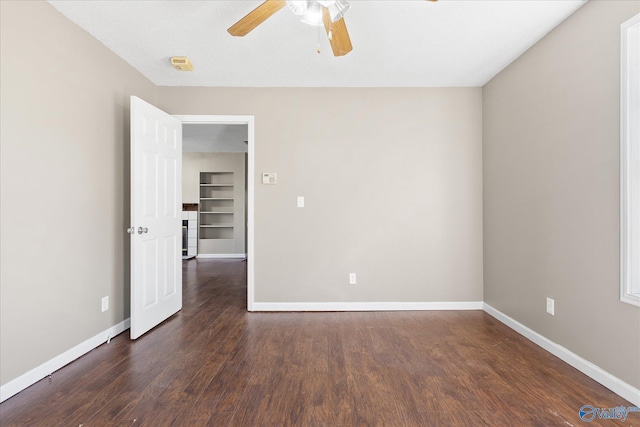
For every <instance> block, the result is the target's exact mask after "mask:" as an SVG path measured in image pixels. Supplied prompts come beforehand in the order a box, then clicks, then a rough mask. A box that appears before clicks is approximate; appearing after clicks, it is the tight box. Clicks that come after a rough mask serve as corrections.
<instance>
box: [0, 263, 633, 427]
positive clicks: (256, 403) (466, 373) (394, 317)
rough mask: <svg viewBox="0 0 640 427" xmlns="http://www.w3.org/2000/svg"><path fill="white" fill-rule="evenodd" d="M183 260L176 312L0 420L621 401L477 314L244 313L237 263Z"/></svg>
mask: <svg viewBox="0 0 640 427" xmlns="http://www.w3.org/2000/svg"><path fill="white" fill-rule="evenodd" d="M183 266H184V270H183V277H184V280H183V309H182V310H181V311H180V312H179V313H178V314H176V315H175V316H172V317H171V318H170V319H168V320H167V321H165V322H163V324H162V325H160V326H159V327H157V328H155V329H153V330H152V331H150V332H149V333H147V334H145V335H144V336H143V337H141V338H140V339H138V340H136V341H130V340H129V337H128V333H124V334H122V335H120V336H118V337H115V338H114V339H112V340H111V343H110V344H105V345H102V346H100V347H98V348H96V349H95V350H93V351H91V352H90V353H88V354H87V355H85V356H83V357H82V358H80V359H79V360H77V361H75V362H73V363H71V364H70V365H68V366H66V367H64V368H62V369H61V370H59V371H58V372H55V373H54V374H53V376H52V378H51V379H45V380H43V381H40V382H39V383H37V384H35V385H34V386H32V387H30V388H29V389H27V390H25V391H24V392H22V393H19V394H18V395H16V396H14V397H13V398H11V399H9V400H7V401H6V402H4V403H2V404H0V424H1V425H2V426H3V427H5V426H21V427H22V426H35V427H39V426H43V427H45V426H46V427H49V426H56V425H59V426H79V425H83V426H84V427H89V426H91V427H94V426H134V427H137V426H150V427H157V426H160V427H162V426H189V427H193V426H216V427H217V426H241V427H245V426H278V427H280V426H331V427H334V426H345V427H346V426H393V427H395V426H445V425H446V426H473V427H475V426H483V425H486V426H570V425H574V426H577V425H581V424H584V423H583V422H582V420H580V418H579V415H578V410H579V408H580V407H581V406H582V405H586V404H589V405H593V406H594V407H602V408H609V407H616V406H632V405H631V404H630V403H629V402H626V401H625V400H624V399H622V398H620V397H619V396H617V395H615V394H614V393H612V392H611V391H609V390H607V389H606V388H604V387H603V386H601V385H599V384H598V383H596V382H595V381H593V380H591V379H590V378H588V377H586V376H585V375H583V374H582V373H580V372H578V371H577V370H575V369H574V368H572V367H570V366H568V365H567V364H566V363H564V362H562V361H561V360H560V359H558V358H556V357H555V356H553V355H551V354H550V353H548V352H546V351H544V350H543V349H541V348H540V347H538V346H536V345H535V344H533V343H532V342H530V341H528V340H527V339H525V338H524V337H522V336H520V335H519V334H517V333H516V332H515V331H513V330H511V329H509V328H508V327H506V326H505V325H503V324H501V323H500V322H498V321H496V320H495V319H493V318H492V317H490V316H488V315H487V314H485V313H483V312H481V311H464V312H454V311H447V312H438V311H433V312H373V313H248V312H247V311H246V263H245V262H243V261H241V260H222V261H220V260H191V261H185V262H184V263H183ZM592 425H596V424H595V422H594V424H592ZM597 425H601V426H619V425H621V423H620V421H618V420H598V424H597ZM624 425H636V426H638V425H640V413H635V414H630V415H629V418H628V419H627V420H626V421H625V423H624Z"/></svg>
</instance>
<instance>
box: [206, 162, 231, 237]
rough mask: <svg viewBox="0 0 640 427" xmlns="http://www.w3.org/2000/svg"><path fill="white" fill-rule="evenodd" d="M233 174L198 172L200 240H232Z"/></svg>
mask: <svg viewBox="0 0 640 427" xmlns="http://www.w3.org/2000/svg"><path fill="white" fill-rule="evenodd" d="M233 179H234V176H233V172H200V239H233V234H234V226H233V215H234V204H235V199H234V185H233Z"/></svg>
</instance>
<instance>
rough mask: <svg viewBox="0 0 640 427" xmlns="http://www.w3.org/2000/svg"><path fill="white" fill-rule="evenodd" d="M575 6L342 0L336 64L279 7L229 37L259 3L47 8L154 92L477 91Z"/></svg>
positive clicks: (553, 0) (538, 1)
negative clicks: (342, 37)
mask: <svg viewBox="0 0 640 427" xmlns="http://www.w3.org/2000/svg"><path fill="white" fill-rule="evenodd" d="M585 2H586V0H529V1H525V0H497V1H489V0H471V1H463V0H440V1H438V2H437V3H432V2H428V1H424V0H409V1H401V0H352V1H351V2H350V3H351V5H352V7H351V9H350V10H349V11H348V12H347V14H346V16H345V22H346V24H347V27H348V30H349V34H350V36H351V40H352V42H353V51H352V52H350V53H349V54H347V55H346V56H344V57H337V58H336V57H334V56H333V54H332V53H331V48H330V46H329V44H328V41H327V40H326V35H325V34H324V33H322V31H324V30H323V29H320V33H319V30H318V28H317V27H311V26H308V25H306V24H303V23H301V22H299V20H298V17H297V16H295V15H293V13H291V12H290V11H289V9H288V8H284V9H282V10H280V11H279V12H277V13H276V14H275V15H273V16H272V17H270V18H269V19H268V20H267V21H265V22H264V23H263V24H261V25H260V26H259V27H258V28H256V29H255V30H254V31H252V32H251V33H249V34H248V35H247V36H245V37H232V36H231V35H229V34H228V33H227V31H226V29H227V28H229V27H230V26H231V25H233V24H234V23H235V22H236V21H237V20H239V19H240V18H242V17H243V16H244V15H246V14H247V13H249V12H250V11H251V10H253V9H254V8H255V7H256V6H258V5H259V4H260V3H261V1H260V0H233V1H223V0H215V1H182V0H180V1H177V0H174V1H149V0H143V1H138V0H119V1H117V0H103V1H97V0H84V1H72V0H61V1H58V0H56V1H54V0H51V1H50V3H51V4H52V5H53V6H54V7H55V8H57V9H58V10H59V11H60V12H62V13H63V14H64V15H66V16H67V17H68V18H69V19H71V20H72V21H73V22H75V23H76V24H78V25H79V26H80V27H82V28H84V29H85V30H86V31H88V32H89V33H90V34H92V35H93V36H94V37H96V38H97V39H98V40H100V41H101V42H102V43H104V44H105V45H106V46H107V47H108V48H110V49H111V50H112V51H114V52H115V53H116V54H117V55H119V56H120V57H122V58H123V59H124V60H125V61H127V62H128V63H129V64H131V65H132V66H133V67H135V68H136V69H137V70H139V71H140V72H141V73H142V74H144V75H145V76H146V77H147V78H149V79H150V80H151V81H152V82H153V83H155V84H156V85H159V86H217V87H442V86H482V85H484V84H485V83H486V82H487V81H489V80H490V79H491V78H492V77H493V76H495V75H496V74H497V73H498V72H499V71H500V70H502V69H503V68H504V67H506V66H507V65H509V64H510V63H511V62H512V61H513V60H514V59H515V58H517V57H518V56H520V55H521V54H522V53H523V52H524V51H526V50H527V49H528V48H529V47H531V46H532V45H533V44H535V43H536V42H537V41H538V40H540V39H541V38H542V37H543V36H544V35H545V34H547V33H548V32H549V31H550V30H552V29H553V28H554V27H556V26H557V25H558V24H559V23H560V22H562V21H563V20H564V19H566V18H567V17H568V16H569V15H571V14H572V13H573V12H575V11H576V10H577V9H578V8H579V7H580V6H582V5H583V4H585ZM319 36H320V47H321V53H320V54H318V53H317V52H316V49H317V46H318V39H319ZM171 56H188V57H189V58H190V59H191V61H192V62H193V64H194V68H195V69H194V71H193V72H178V71H176V70H175V69H174V68H173V67H172V66H171V64H170V63H169V58H170V57H171Z"/></svg>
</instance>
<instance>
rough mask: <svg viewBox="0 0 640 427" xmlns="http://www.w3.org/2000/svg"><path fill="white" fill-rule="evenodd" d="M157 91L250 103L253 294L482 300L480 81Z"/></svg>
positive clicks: (189, 102)
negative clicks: (274, 177)
mask: <svg viewBox="0 0 640 427" xmlns="http://www.w3.org/2000/svg"><path fill="white" fill-rule="evenodd" d="M158 105H159V107H160V108H162V109H164V110H165V111H168V112H169V113H172V114H239V115H244V114H246V115H254V116H255V132H256V135H255V146H256V150H255V154H256V181H255V183H254V184H255V188H256V194H255V245H256V246H255V247H256V249H255V250H256V255H255V299H256V301H257V302H337V301H340V302H370V301H420V302H422V301H481V300H482V200H481V199H482V172H481V161H482V160H481V159H482V155H481V89H480V88H459V89H231V88H230V89H216V88H186V87H182V88H168V87H161V88H159V104H158ZM262 172H277V173H278V184H277V185H271V186H269V185H262V184H261V183H260V174H261V173H262ZM297 196H304V197H305V199H306V207H305V208H302V209H300V208H297V207H296V198H297ZM350 272H355V273H357V275H358V284H357V285H356V286H349V285H348V274H349V273H350Z"/></svg>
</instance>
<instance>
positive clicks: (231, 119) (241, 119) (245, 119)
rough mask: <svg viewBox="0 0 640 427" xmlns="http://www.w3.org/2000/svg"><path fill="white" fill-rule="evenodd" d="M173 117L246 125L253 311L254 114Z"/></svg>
mask: <svg viewBox="0 0 640 427" xmlns="http://www.w3.org/2000/svg"><path fill="white" fill-rule="evenodd" d="M173 116H174V117H175V118H177V119H178V120H180V121H181V122H182V124H183V125H185V124H213V125H247V131H248V132H247V133H248V137H247V218H246V222H247V310H248V311H253V302H254V298H253V295H254V293H253V287H254V282H253V277H254V262H255V250H254V241H253V237H254V232H253V230H254V228H253V226H254V215H253V213H254V198H255V143H254V116H225V115H180V114H174V115H173Z"/></svg>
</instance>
